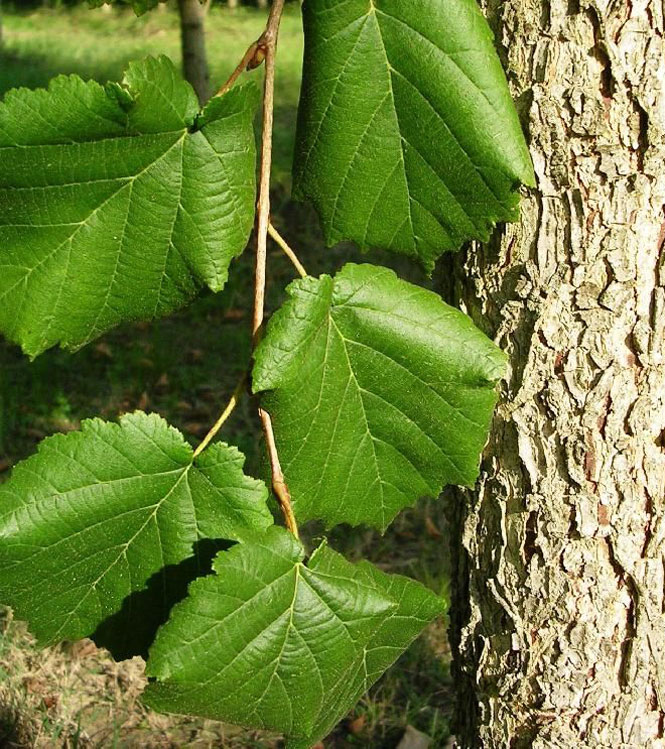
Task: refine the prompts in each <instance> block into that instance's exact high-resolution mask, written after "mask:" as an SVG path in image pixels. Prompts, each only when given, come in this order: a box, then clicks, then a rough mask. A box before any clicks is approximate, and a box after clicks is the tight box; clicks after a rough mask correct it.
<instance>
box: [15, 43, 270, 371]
mask: <svg viewBox="0 0 665 749" xmlns="http://www.w3.org/2000/svg"><path fill="white" fill-rule="evenodd" d="M255 104H256V92H255V90H254V88H253V87H250V88H247V87H245V88H239V89H234V90H233V91H231V92H229V93H228V94H227V95H225V96H224V97H221V98H217V99H214V100H213V101H211V102H210V104H208V106H207V107H206V108H205V109H204V111H203V113H202V114H201V115H200V116H198V117H197V113H198V103H197V99H196V95H195V94H194V91H193V89H192V88H191V86H190V85H189V84H188V83H185V82H184V81H183V80H182V78H181V76H180V74H179V73H178V72H177V71H176V69H175V68H174V66H173V63H171V61H170V60H168V59H167V58H165V57H161V58H159V59H151V58H148V59H146V60H144V61H142V62H140V63H132V64H131V65H130V66H129V69H128V71H127V73H126V75H125V79H124V81H123V83H122V85H118V84H108V85H107V86H106V87H105V88H104V87H101V86H100V85H99V84H97V83H94V82H92V81H89V82H84V81H82V80H81V79H80V78H77V77H76V76H69V77H65V76H61V77H59V78H56V79H54V80H53V81H52V82H51V84H50V86H49V89H48V91H44V90H38V91H28V90H26V89H18V90H15V91H10V92H9V93H8V94H7V96H6V98H5V102H4V104H0V332H3V333H4V334H5V335H6V336H7V337H8V338H9V339H10V340H12V341H15V342H17V343H20V344H21V345H22V346H23V349H24V351H25V352H26V353H28V354H30V355H33V356H34V355H37V354H39V353H41V352H42V351H44V350H45V349H47V348H49V347H50V346H53V345H55V344H56V343H58V342H60V343H61V344H62V345H63V346H65V347H67V348H71V349H76V348H78V347H80V346H82V345H83V344H85V343H87V342H88V341H90V340H92V339H93V338H95V337H97V336H99V335H101V334H102V333H104V332H105V331H107V330H108V329H109V328H112V327H113V326H115V325H117V324H118V323H121V322H123V321H125V320H137V319H151V318H153V317H157V316H160V315H165V314H167V313H169V312H171V311H172V310H174V309H177V308H178V307H181V306H182V305H183V304H185V303H186V302H187V301H188V300H189V299H191V298H192V297H193V296H194V294H195V293H196V291H197V289H198V288H199V287H200V286H202V285H207V286H209V287H210V288H211V289H213V290H214V291H219V290H220V289H221V288H222V287H223V286H224V283H225V281H226V279H227V276H228V267H229V263H230V262H231V260H232V259H233V258H234V257H235V256H236V255H238V254H239V253H241V252H242V250H243V249H244V247H245V245H246V242H247V238H248V236H249V233H250V231H251V227H252V223H253V217H254V200H255V197H254V190H255V146H254V134H253V130H252V120H253V113H254V109H255Z"/></svg>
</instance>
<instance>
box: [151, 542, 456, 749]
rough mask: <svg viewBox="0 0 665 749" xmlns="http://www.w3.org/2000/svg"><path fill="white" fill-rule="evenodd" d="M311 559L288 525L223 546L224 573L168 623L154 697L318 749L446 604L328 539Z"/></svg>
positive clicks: (155, 702)
mask: <svg viewBox="0 0 665 749" xmlns="http://www.w3.org/2000/svg"><path fill="white" fill-rule="evenodd" d="M303 560H304V551H303V549H302V546H301V545H300V543H299V542H298V541H297V540H296V539H295V538H293V537H292V536H290V535H289V534H288V533H287V532H286V531H285V530H283V529H281V528H273V529H270V530H269V531H268V532H267V533H266V535H265V537H264V538H263V539H262V540H259V539H252V540H251V541H249V542H247V543H241V544H239V545H237V546H235V547H233V548H232V549H231V550H230V551H227V552H223V553H222V554H220V555H219V556H218V557H217V559H216V561H215V563H214V568H215V571H216V572H217V575H215V576H213V577H208V578H203V579H199V580H196V581H195V582H194V583H192V585H191V586H190V591H189V597H188V598H187V599H185V600H184V601H183V602H182V603H180V604H178V605H177V606H176V607H175V608H174V610H173V612H172V614H171V619H170V620H169V622H168V623H167V624H166V625H165V626H164V627H163V628H162V629H161V630H160V632H159V634H158V636H157V639H156V641H155V644H154V645H153V647H152V648H151V651H150V660H149V662H148V667H147V673H148V675H149V676H151V677H153V678H155V679H156V681H155V682H153V683H152V684H150V685H149V686H148V689H147V691H146V693H145V700H146V702H147V703H148V704H149V705H150V706H152V707H154V708H156V709H158V710H162V711H165V712H177V713H188V714H194V715H200V716H204V717H209V718H213V719H216V720H223V721H226V722H231V723H236V724H239V725H244V726H247V727H257V728H267V729H271V730H275V731H281V732H283V733H285V734H286V735H287V736H289V737H293V739H294V741H295V742H296V743H295V744H294V745H297V746H300V745H301V744H300V742H299V740H300V739H302V740H304V743H302V746H306V747H309V746H311V745H312V744H313V743H315V742H316V741H317V740H318V739H319V738H322V737H323V735H324V734H325V733H326V732H327V731H328V730H329V728H330V727H332V726H333V725H334V724H335V723H336V722H337V720H339V719H340V718H342V717H343V716H344V715H345V714H346V712H347V711H348V710H349V709H350V707H352V705H353V703H354V702H355V700H356V699H357V697H358V696H359V694H362V692H363V691H364V690H365V689H366V688H367V687H368V686H369V685H370V684H371V683H372V682H373V681H374V680H375V679H376V678H378V676H379V675H380V673H382V671H383V669H384V668H385V667H387V665H389V664H390V663H391V662H392V661H393V660H394V659H395V658H396V657H397V654H399V652H401V651H402V650H403V649H404V648H406V647H407V646H408V644H409V643H410V642H411V640H412V639H413V638H414V637H415V636H416V635H417V634H418V632H420V630H421V629H422V627H423V626H424V624H426V623H427V622H428V621H430V620H431V619H433V618H434V617H435V616H437V615H438V614H439V613H441V610H442V603H441V601H440V599H438V598H437V597H436V596H435V595H434V594H433V593H431V592H430V591H428V590H426V589H425V588H423V587H422V586H421V585H419V584H418V583H416V582H414V581H412V580H408V579H406V578H398V577H391V576H388V575H385V574H384V573H380V572H379V571H378V570H376V571H374V570H372V569H371V568H370V565H367V564H361V565H352V564H350V563H349V562H347V561H346V560H345V559H344V558H343V557H341V556H340V555H339V554H337V553H335V552H334V551H332V550H331V549H329V548H328V547H327V546H326V545H325V544H323V545H322V546H321V547H319V549H318V550H317V551H316V552H315V553H314V554H313V555H312V557H311V558H310V560H309V562H308V563H307V564H305V563H304V561H303ZM359 690H360V691H359Z"/></svg>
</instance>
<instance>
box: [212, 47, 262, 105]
mask: <svg viewBox="0 0 665 749" xmlns="http://www.w3.org/2000/svg"><path fill="white" fill-rule="evenodd" d="M264 56H265V47H264V43H263V35H261V36H260V37H259V38H258V39H257V40H256V41H255V42H252V43H251V44H250V45H249V47H247V51H246V52H245V54H244V55H243V58H242V60H240V62H239V63H238V65H237V66H236V69H235V70H234V71H233V73H231V75H230V76H229V79H228V80H227V81H226V83H225V84H224V85H223V86H222V87H221V88H220V89H219V91H218V92H217V93H216V94H215V96H223V95H224V94H225V93H226V92H227V91H229V90H230V89H231V88H232V86H233V84H234V83H235V82H236V81H237V80H238V78H239V77H240V76H241V75H242V74H243V73H244V72H245V71H246V70H253V69H254V68H258V67H259V65H260V64H261V63H262V62H263V60H264V59H265V57H264Z"/></svg>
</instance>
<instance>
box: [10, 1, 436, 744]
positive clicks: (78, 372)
mask: <svg viewBox="0 0 665 749" xmlns="http://www.w3.org/2000/svg"><path fill="white" fill-rule="evenodd" d="M264 19H265V17H264V15H263V14H262V13H260V12H257V11H253V10H252V9H242V10H238V11H235V12H229V11H226V10H225V9H222V8H217V7H213V9H212V11H211V13H210V16H209V19H208V52H209V59H210V62H211V71H212V78H213V81H215V82H219V83H221V82H223V81H224V80H225V79H226V77H227V76H228V75H229V73H230V72H231V70H232V69H233V68H234V67H235V65H236V63H237V61H238V60H239V58H240V57H241V55H242V53H243V52H244V50H245V48H246V46H247V44H248V43H249V41H251V40H252V39H254V38H255V37H256V36H258V34H259V33H260V30H261V29H262V27H263V24H264ZM3 25H4V35H5V44H4V49H3V52H2V54H1V55H0V96H1V95H2V94H3V93H4V92H5V91H6V90H8V89H9V88H12V87H15V86H29V87H38V86H45V85H46V84H47V83H48V80H49V79H50V78H51V77H53V76H54V75H58V74H60V73H77V74H78V75H81V76H83V77H84V78H94V79H96V80H100V81H105V80H109V79H111V80H118V79H120V78H121V77H122V71H123V69H124V68H125V66H126V64H127V62H128V61H130V60H131V59H135V58H140V57H142V56H145V55H146V54H168V55H169V56H171V57H172V58H173V59H174V60H178V59H179V39H178V34H179V32H178V23H177V17H176V15H175V13H174V12H173V11H172V10H171V9H168V8H164V9H160V10H157V11H155V12H152V13H148V14H146V15H145V16H143V17H141V18H136V17H134V15H133V14H131V13H130V12H127V11H124V10H118V9H113V10H112V11H110V12H108V11H104V10H101V9H98V10H94V11H91V10H87V9H85V8H74V9H71V10H64V9H63V10H58V11H55V10H48V9H40V10H38V11H34V12H30V13H19V12H13V11H11V10H9V11H7V10H6V9H5V13H4V17H3ZM280 39H281V43H280V51H279V59H278V65H279V67H278V80H277V102H276V129H275V166H274V173H273V211H274V215H273V220H274V221H275V223H276V224H277V226H278V227H279V228H280V230H281V231H282V232H283V233H284V235H285V236H286V237H287V238H288V239H289V241H290V243H291V244H292V245H293V246H294V247H296V248H297V249H298V252H299V255H300V257H301V259H302V260H303V262H304V264H305V266H306V267H307V269H308V270H309V271H310V273H312V274H319V273H321V272H334V271H335V270H336V269H337V268H339V267H340V265H341V264H342V263H343V262H345V261H347V260H359V259H361V256H360V254H359V253H358V252H357V250H354V249H353V248H351V247H348V246H346V247H337V248H333V249H326V248H325V247H324V243H323V241H322V238H321V234H320V231H319V228H318V221H317V219H316V216H315V215H314V214H313V212H312V211H311V210H309V209H308V208H307V207H304V206H299V205H296V204H294V203H292V202H291V201H290V200H289V197H288V195H289V181H290V178H289V173H290V163H291V156H292V150H293V134H294V129H295V120H296V111H297V100H298V93H299V82H300V64H301V58H302V34H301V30H300V19H299V16H298V12H297V4H293V5H291V6H290V7H289V9H288V12H287V13H286V15H285V18H284V22H283V27H282V32H281V37H280ZM248 75H251V76H253V77H254V78H255V79H256V80H257V81H259V80H260V72H254V73H251V74H248ZM369 259H370V260H371V261H375V262H379V263H382V264H384V265H391V266H393V267H395V268H396V269H398V270H399V271H400V273H401V275H402V276H406V277H409V278H410V279H411V280H415V281H417V282H420V283H425V282H427V281H426V279H425V278H424V276H423V274H422V273H420V272H419V271H418V269H414V268H413V267H411V266H409V264H408V263H406V262H404V261H396V260H395V259H394V258H389V257H386V256H383V255H379V254H375V255H374V257H370V258H369ZM269 262H270V277H269V285H268V307H269V308H270V309H274V308H275V307H276V306H277V305H278V304H279V303H280V302H281V300H282V298H283V288H284V286H285V285H286V284H287V283H288V282H289V281H290V280H291V279H292V278H293V269H292V267H291V266H290V264H289V262H288V261H287V260H286V259H285V258H284V257H283V256H282V255H281V254H280V253H279V252H278V251H277V250H273V251H272V252H271V255H270V258H269ZM252 263H253V261H252V258H251V253H246V254H245V255H244V256H243V257H242V258H240V259H239V260H238V261H236V263H235V265H234V268H233V270H232V274H231V280H230V282H229V285H228V286H227V288H226V289H225V291H224V292H223V293H222V294H220V295H218V296H214V295H212V294H203V295H202V296H201V297H200V298H199V299H198V300H197V301H196V302H195V303H194V304H193V305H191V306H190V307H189V308H188V309H187V310H184V311H182V312H180V313H178V314H176V315H173V316H172V317H170V318H168V319H165V320H160V321H156V322H154V323H149V324H148V323H146V324H140V325H131V326H130V325H128V326H123V327H121V328H119V329H117V330H115V331H113V332H112V333H110V334H108V335H106V336H104V337H103V338H101V339H99V340H98V341H96V342H94V343H92V344H90V345H89V346H87V347H85V348H84V349H82V350H81V351H80V352H78V353H77V354H75V355H69V354H65V353H64V352H62V351H60V350H51V351H48V352H46V353H45V354H43V355H42V356H40V357H38V358H37V359H36V360H35V361H34V362H29V361H28V360H27V359H26V358H25V357H24V356H22V354H21V353H20V352H19V351H18V349H17V348H16V347H13V346H10V345H7V344H5V343H3V342H1V341H0V477H1V476H2V475H4V476H5V477H6V476H7V475H8V469H9V468H10V467H11V465H12V464H13V463H15V462H16V461H18V460H20V459H22V458H24V457H26V456H27V455H28V454H30V453H31V452H33V451H34V449H35V446H36V444H37V442H38V441H39V440H40V439H42V438H43V437H44V436H47V435H49V434H52V433H54V432H58V431H68V430H71V429H76V428H78V426H79V425H80V422H81V420H82V419H84V418H89V417H93V416H102V417H103V418H107V419H114V418H116V417H117V416H118V415H119V414H120V413H123V412H126V411H131V410H134V409H136V408H141V409H145V410H149V411H156V412H158V413H160V414H162V415H163V416H164V417H165V418H167V419H168V420H169V421H170V422H171V423H173V424H174V425H175V426H177V427H178V428H179V429H181V430H182V431H183V432H184V433H185V435H186V436H187V437H188V438H189V439H191V440H192V442H196V441H197V440H198V439H200V437H201V436H203V434H205V432H206V431H207V429H208V427H209V426H210V424H211V423H213V421H214V420H215V418H216V416H217V415H218V413H219V411H220V410H221V409H222V408H223V405H224V403H225V401H226V399H227V398H228V396H229V394H230V393H231V391H232V390H233V388H234V386H235V383H236V381H237V379H238V377H239V375H240V373H241V372H242V371H243V370H244V369H245V368H246V366H247V363H248V361H249V353H250V352H249V325H250V315H251V310H250V304H251V301H250V300H251V282H252ZM223 438H224V439H225V440H228V441H230V442H233V443H235V444H238V446H239V447H240V448H241V450H243V452H245V453H246V454H247V456H248V470H249V471H251V472H257V471H259V470H261V466H260V464H261V459H260V455H261V444H260V439H259V429H258V424H257V421H256V418H255V414H254V410H253V408H252V407H251V404H250V403H249V402H248V401H247V399H245V400H243V401H242V402H241V405H240V407H239V408H238V409H237V411H236V413H235V414H234V416H233V418H232V420H231V421H230V422H229V423H228V425H227V426H225V429H224V433H223ZM3 472H4V473H3ZM444 526H445V524H444V520H443V518H442V510H441V503H435V502H425V503H421V504H420V506H419V507H418V508H416V509H414V510H412V511H408V512H406V513H404V514H403V515H402V516H401V517H400V518H399V519H398V521H397V522H396V523H395V524H394V526H393V527H392V528H391V530H390V531H389V532H388V534H387V535H386V536H384V537H381V536H380V535H379V534H377V533H374V532H371V531H367V530H363V529H355V530H349V529H348V528H343V529H338V530H337V531H335V532H333V534H332V536H331V542H332V544H333V545H334V546H335V548H337V549H338V550H340V551H342V552H343V553H345V554H346V555H347V556H348V557H349V558H351V559H357V558H360V557H362V556H365V557H369V558H370V559H372V561H374V562H375V563H377V564H379V565H380V566H381V567H382V568H384V569H387V570H391V571H394V572H400V573H404V574H407V575H410V576H412V577H415V578H417V579H419V580H421V581H423V582H424V583H425V584H427V585H429V586H430V587H432V588H433V589H435V590H437V591H439V592H443V590H444V588H445V585H446V580H445V574H444V570H445V569H446V568H447V560H446V557H445V546H446V545H445V543H443V541H442V538H441V532H440V531H439V530H438V528H442V529H443V528H444ZM442 532H445V531H442ZM0 621H1V622H2V624H1V626H2V638H1V640H0V745H1V746H3V747H4V746H7V747H37V746H39V747H41V746H43V747H234V748H236V747H238V748H240V747H243V748H249V747H271V746H278V743H277V742H276V741H275V740H273V739H271V738H270V737H268V736H265V735H262V734H255V735H254V734H250V733H248V732H247V731H237V730H233V729H229V728H228V727H225V726H222V725H221V724H217V723H214V722H211V721H197V720H190V719H175V718H169V717H165V716H159V715H156V714H154V713H150V712H149V711H146V710H145V709H144V708H143V707H142V706H141V704H140V701H139V699H138V696H139V694H140V691H141V689H142V686H143V677H142V675H141V664H140V663H139V662H138V661H137V660H133V661H129V662H125V663H120V664H115V663H113V662H112V661H111V660H110V659H109V658H108V657H107V656H106V655H105V653H104V652H102V651H98V650H97V649H96V648H94V646H93V645H92V644H91V643H89V642H87V641H84V642H83V643H79V644H74V645H72V644H66V643H65V644H63V645H62V646H59V647H55V648H50V649H48V650H47V651H46V653H40V652H38V651H37V650H36V649H35V647H34V645H33V643H32V640H31V638H30V636H29V635H28V634H27V632H26V630H25V628H24V626H22V625H21V624H20V623H16V622H14V621H13V620H12V619H11V616H9V613H6V614H5V615H4V618H2V619H1V620H0ZM447 664H448V648H447V642H446V637H445V628H444V624H443V623H441V622H439V623H436V624H434V625H432V626H431V627H430V628H429V629H428V630H427V631H426V633H425V634H424V635H423V637H422V638H421V639H420V640H419V641H418V642H417V643H416V644H415V645H414V646H413V647H412V648H411V649H410V650H409V652H408V653H406V654H405V655H404V656H403V657H402V659H400V661H399V662H398V664H396V666H395V667H394V668H393V669H391V671H390V672H389V673H388V674H387V675H386V676H385V677H384V678H383V679H382V680H381V681H380V682H379V683H378V684H377V685H376V686H375V687H374V688H373V689H372V690H371V692H370V694H369V695H368V696H367V697H365V698H364V700H363V701H362V702H361V703H360V704H359V705H358V707H357V708H356V709H355V711H354V712H353V714H352V715H350V716H348V719H347V720H346V721H344V722H343V723H342V724H341V726H340V727H339V729H338V730H337V731H336V733H335V734H334V735H333V737H331V739H330V740H329V741H328V742H327V744H326V746H328V747H375V748H376V749H381V748H382V747H385V748H386V749H387V748H388V747H394V746H396V745H397V743H398V741H399V738H400V736H401V735H402V733H403V731H404V728H405V726H406V725H407V724H411V725H414V726H415V727H416V728H418V729H420V730H422V731H424V732H425V733H428V734H429V735H430V736H431V737H432V739H433V746H435V747H440V746H445V743H446V741H447V739H448V734H449V730H448V720H449V712H448V711H449V707H448V706H449V690H450V684H449V677H448V665H447ZM3 732H4V733H3Z"/></svg>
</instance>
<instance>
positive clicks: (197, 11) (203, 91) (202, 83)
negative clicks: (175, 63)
mask: <svg viewBox="0 0 665 749" xmlns="http://www.w3.org/2000/svg"><path fill="white" fill-rule="evenodd" d="M207 10H208V4H207V3H200V2H199V0H178V12H179V13H180V41H181V47H182V67H183V73H184V76H185V78H186V79H187V80H188V81H189V82H190V83H191V84H192V86H193V87H194V91H196V95H197V96H198V97H199V101H200V102H201V104H204V103H205V102H206V101H207V100H208V99H209V98H210V93H211V92H210V72H209V70H208V58H207V55H206V45H205V17H206V12H207Z"/></svg>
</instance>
